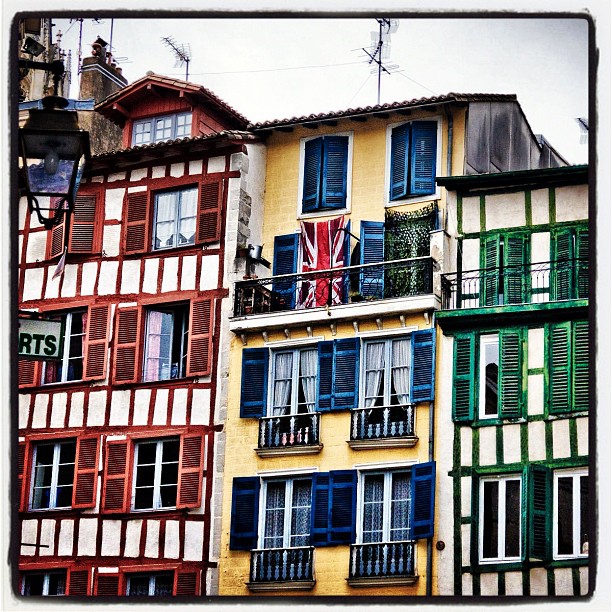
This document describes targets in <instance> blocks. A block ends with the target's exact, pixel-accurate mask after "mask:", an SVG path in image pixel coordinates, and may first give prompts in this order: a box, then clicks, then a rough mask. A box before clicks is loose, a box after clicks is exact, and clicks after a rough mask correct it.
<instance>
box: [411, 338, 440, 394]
mask: <svg viewBox="0 0 612 612" xmlns="http://www.w3.org/2000/svg"><path fill="white" fill-rule="evenodd" d="M411 343H412V381H411V385H410V398H411V401H412V402H426V401H429V402H431V401H433V398H434V368H435V351H436V330H435V329H423V330H421V331H417V332H413V333H412V337H411Z"/></svg>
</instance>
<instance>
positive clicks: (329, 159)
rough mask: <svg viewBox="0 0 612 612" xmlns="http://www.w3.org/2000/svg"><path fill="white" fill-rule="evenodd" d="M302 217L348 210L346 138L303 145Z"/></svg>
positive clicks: (330, 137)
mask: <svg viewBox="0 0 612 612" xmlns="http://www.w3.org/2000/svg"><path fill="white" fill-rule="evenodd" d="M303 146H304V167H303V176H302V213H310V212H317V211H324V210H336V209H343V208H346V207H347V192H348V164H349V137H348V136H320V137H318V138H311V139H309V140H305V141H303Z"/></svg>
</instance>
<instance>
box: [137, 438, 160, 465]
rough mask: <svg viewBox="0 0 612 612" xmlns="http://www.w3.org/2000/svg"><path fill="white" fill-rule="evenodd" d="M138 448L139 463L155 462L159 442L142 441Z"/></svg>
mask: <svg viewBox="0 0 612 612" xmlns="http://www.w3.org/2000/svg"><path fill="white" fill-rule="evenodd" d="M137 448H138V465H145V464H150V463H155V457H156V454H157V442H140V443H139V444H138V446H137Z"/></svg>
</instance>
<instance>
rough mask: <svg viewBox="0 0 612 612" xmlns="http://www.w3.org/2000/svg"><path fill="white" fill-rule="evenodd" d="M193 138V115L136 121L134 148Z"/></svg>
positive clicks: (182, 114) (179, 114) (175, 115)
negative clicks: (153, 143)
mask: <svg viewBox="0 0 612 612" xmlns="http://www.w3.org/2000/svg"><path fill="white" fill-rule="evenodd" d="M186 136H191V113H177V114H174V115H165V116H163V117H155V118H153V119H141V120H139V121H134V128H133V135H132V146H136V145H141V144H149V143H152V142H162V141H164V140H172V139H174V138H184V137H186Z"/></svg>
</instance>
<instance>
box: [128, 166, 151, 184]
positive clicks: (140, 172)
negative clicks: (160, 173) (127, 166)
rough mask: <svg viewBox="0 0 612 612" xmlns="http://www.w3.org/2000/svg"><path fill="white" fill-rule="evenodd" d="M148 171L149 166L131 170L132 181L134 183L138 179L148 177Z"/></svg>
mask: <svg viewBox="0 0 612 612" xmlns="http://www.w3.org/2000/svg"><path fill="white" fill-rule="evenodd" d="M148 173H149V169H148V168H137V169H136V170H132V171H131V172H130V181H132V182H134V183H135V182H137V181H142V180H143V179H145V178H147V175H148Z"/></svg>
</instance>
